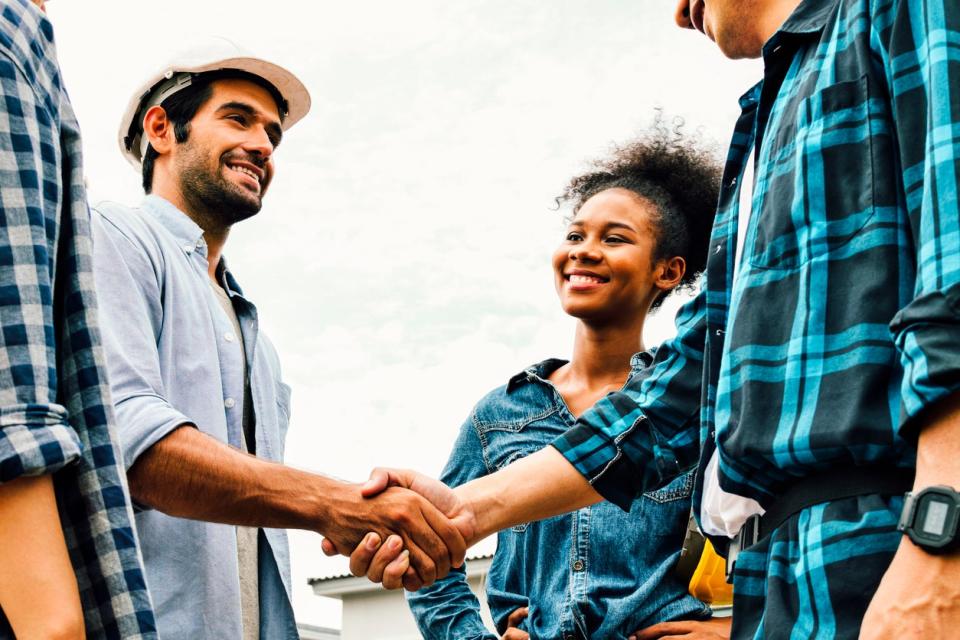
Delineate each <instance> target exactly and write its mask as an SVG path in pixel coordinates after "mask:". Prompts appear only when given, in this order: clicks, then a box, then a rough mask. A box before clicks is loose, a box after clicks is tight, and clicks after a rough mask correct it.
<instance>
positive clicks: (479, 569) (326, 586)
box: [309, 558, 493, 598]
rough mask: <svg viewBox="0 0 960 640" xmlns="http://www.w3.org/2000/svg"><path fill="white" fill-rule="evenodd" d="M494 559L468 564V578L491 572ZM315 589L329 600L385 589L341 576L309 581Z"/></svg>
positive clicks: (315, 592)
mask: <svg viewBox="0 0 960 640" xmlns="http://www.w3.org/2000/svg"><path fill="white" fill-rule="evenodd" d="M492 563H493V558H478V559H476V560H472V561H471V562H469V563H468V564H467V578H475V577H478V576H482V575H484V574H486V573H487V571H489V570H490V565H491V564H492ZM309 584H310V586H311V587H313V595H315V596H326V597H328V598H341V597H343V596H347V595H353V594H357V593H370V592H374V591H380V590H381V589H382V588H383V587H381V586H380V585H379V584H374V583H373V582H370V581H369V580H367V579H366V578H358V577H356V576H341V577H335V578H319V579H316V578H315V579H313V580H310V581H309Z"/></svg>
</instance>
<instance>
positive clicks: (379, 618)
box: [340, 576, 494, 640]
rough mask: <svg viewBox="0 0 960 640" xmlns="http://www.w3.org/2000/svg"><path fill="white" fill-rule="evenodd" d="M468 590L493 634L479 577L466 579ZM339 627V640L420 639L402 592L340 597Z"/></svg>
mask: <svg viewBox="0 0 960 640" xmlns="http://www.w3.org/2000/svg"><path fill="white" fill-rule="evenodd" d="M467 582H468V583H469V584H470V589H471V590H472V591H473V593H474V594H475V595H477V597H478V599H479V600H480V608H481V611H480V615H481V616H482V617H483V621H484V623H485V624H486V625H487V628H489V629H490V630H491V631H493V629H494V626H493V620H492V619H491V618H490V610H489V609H488V608H487V602H486V596H485V595H483V587H482V585H481V577H479V576H476V577H473V578H470V579H468V581H467ZM342 599H343V628H342V629H341V631H340V638H341V640H420V633H419V631H417V625H416V624H415V623H414V621H413V615H412V614H411V613H410V609H409V607H407V602H406V600H405V598H404V596H403V592H402V591H384V590H380V591H369V592H362V593H351V594H345V595H343V596H342Z"/></svg>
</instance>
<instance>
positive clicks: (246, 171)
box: [227, 164, 260, 182]
mask: <svg viewBox="0 0 960 640" xmlns="http://www.w3.org/2000/svg"><path fill="white" fill-rule="evenodd" d="M227 166H229V167H230V168H231V169H233V170H234V171H238V172H240V173H245V174H247V175H248V176H250V177H251V178H253V179H254V180H256V181H257V182H260V176H258V175H257V174H255V173H254V172H253V171H250V169H247V168H246V167H240V166H236V165H232V164H231V165H227Z"/></svg>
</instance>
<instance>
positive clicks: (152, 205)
mask: <svg viewBox="0 0 960 640" xmlns="http://www.w3.org/2000/svg"><path fill="white" fill-rule="evenodd" d="M140 207H141V208H142V209H143V210H144V211H146V212H147V213H149V214H150V215H151V216H153V217H154V218H156V220H157V222H159V223H160V225H161V226H162V227H163V228H164V229H166V230H167V231H168V232H169V233H170V235H172V236H173V237H174V239H175V240H176V241H177V244H178V245H179V246H180V248H181V249H182V250H183V252H184V253H186V254H187V255H188V256H189V255H190V254H192V253H193V252H194V251H196V252H198V253H199V254H200V255H202V256H204V257H206V255H207V242H206V240H204V239H203V229H201V228H200V225H198V224H197V223H196V222H194V221H193V220H192V219H191V218H190V216H188V215H187V214H186V213H184V212H183V211H181V210H180V209H177V208H176V207H175V206H173V204H172V203H171V202H170V201H169V200H164V199H163V198H161V197H160V196H155V195H148V196H146V197H145V198H144V199H143V202H142V203H141V204H140Z"/></svg>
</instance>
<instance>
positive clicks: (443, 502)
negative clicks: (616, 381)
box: [319, 447, 602, 591]
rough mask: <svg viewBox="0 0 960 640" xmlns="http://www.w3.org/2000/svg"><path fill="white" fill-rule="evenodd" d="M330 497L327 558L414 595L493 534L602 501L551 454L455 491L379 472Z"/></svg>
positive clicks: (421, 478)
mask: <svg viewBox="0 0 960 640" xmlns="http://www.w3.org/2000/svg"><path fill="white" fill-rule="evenodd" d="M344 493H346V495H344ZM358 494H359V495H358ZM332 495H333V496H334V497H333V498H332V499H331V500H332V502H331V500H328V501H327V503H326V504H325V505H324V507H323V508H324V509H325V510H326V511H327V512H328V513H329V514H330V517H329V518H328V519H327V520H328V522H330V523H331V524H330V526H327V527H325V529H326V530H319V533H320V534H322V535H323V536H325V540H324V541H323V551H324V553H326V554H327V555H331V556H332V555H335V554H338V553H339V554H343V555H345V556H346V555H349V556H350V572H351V573H353V575H355V576H364V575H365V576H367V577H368V578H369V579H370V580H372V581H373V582H381V583H383V586H384V587H386V588H388V589H399V588H400V587H403V588H405V589H407V590H409V591H416V590H417V589H419V588H420V587H424V586H428V585H431V584H433V583H434V581H436V580H438V579H440V578H442V577H444V576H445V575H447V573H449V571H450V568H451V567H459V566H461V565H462V564H463V558H464V556H465V555H466V551H467V547H469V546H471V545H473V544H474V543H476V542H478V541H479V540H481V539H483V538H485V537H487V536H488V535H490V534H492V533H495V532H497V531H500V530H501V529H505V528H507V527H511V526H513V525H516V524H520V523H521V522H532V521H534V520H542V519H543V518H549V517H551V516H555V515H559V514H561V513H566V512H568V511H573V510H576V509H579V508H581V507H585V506H587V505H591V504H594V503H596V502H599V501H600V500H601V499H602V498H601V496H600V494H598V493H597V492H596V491H594V489H593V487H592V486H591V485H590V483H589V482H587V480H586V479H585V478H584V477H583V476H582V475H580V472H578V471H577V470H576V469H575V468H574V467H573V465H571V464H570V463H568V462H567V461H566V459H565V458H564V457H563V456H562V455H561V454H560V453H559V452H558V451H557V450H556V449H554V448H553V447H544V448H543V449H541V450H540V451H537V452H536V453H532V454H530V455H529V456H525V457H523V458H521V459H520V460H517V461H515V462H513V463H511V464H509V465H507V466H506V467H504V468H502V469H500V470H498V471H497V472H496V473H492V474H490V475H486V476H482V477H480V478H475V479H473V480H471V481H470V482H467V483H466V484H464V485H461V486H458V487H457V488H456V489H451V488H450V487H448V486H447V485H445V484H443V483H442V482H440V481H439V480H434V479H433V478H428V477H427V476H425V475H423V474H420V473H417V472H415V471H408V470H398V469H374V471H373V473H371V474H370V479H369V480H368V481H367V482H366V484H364V485H363V486H362V487H359V488H358V487H357V486H356V485H347V488H346V489H344V490H341V491H335V492H334V493H333V494H332ZM340 496H342V497H340Z"/></svg>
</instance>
